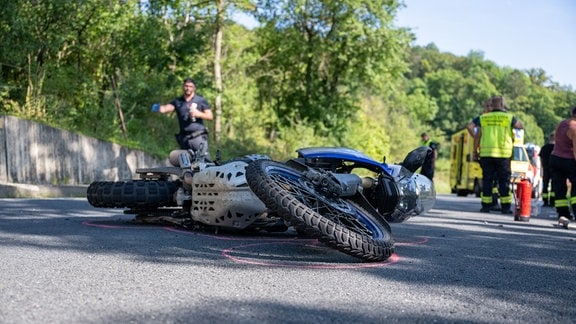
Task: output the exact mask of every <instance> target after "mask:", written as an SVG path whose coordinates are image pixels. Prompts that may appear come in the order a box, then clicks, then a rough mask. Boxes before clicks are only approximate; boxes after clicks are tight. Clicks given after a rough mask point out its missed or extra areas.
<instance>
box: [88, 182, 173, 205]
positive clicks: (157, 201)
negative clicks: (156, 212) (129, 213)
mask: <svg viewBox="0 0 576 324" xmlns="http://www.w3.org/2000/svg"><path fill="white" fill-rule="evenodd" d="M177 189H178V186H177V184H176V183H175V182H174V181H163V180H152V181H151V180H130V181H96V182H92V183H91V184H90V186H88V189H87V191H86V197H87V198H88V202H89V203H90V205H92V206H94V207H98V208H157V207H170V206H176V202H175V201H174V198H173V195H174V193H175V192H176V190H177Z"/></svg>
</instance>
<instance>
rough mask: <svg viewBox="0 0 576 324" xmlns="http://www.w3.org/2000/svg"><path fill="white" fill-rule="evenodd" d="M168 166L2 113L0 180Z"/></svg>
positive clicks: (73, 179) (106, 175) (110, 174)
mask: <svg viewBox="0 0 576 324" xmlns="http://www.w3.org/2000/svg"><path fill="white" fill-rule="evenodd" d="M165 165H169V163H168V160H167V159H165V160H159V159H156V158H154V157H152V156H151V155H149V154H146V153H144V152H141V151H136V150H130V149H127V148H124V147H122V146H120V145H117V144H113V143H110V142H105V141H100V140H97V139H94V138H90V137H86V136H82V135H79V134H76V133H71V132H68V131H65V130H62V129H57V128H54V127H50V126H46V125H43V124H39V123H35V122H31V121H28V120H23V119H19V118H16V117H13V116H0V182H5V183H23V184H35V185H86V184H89V183H91V182H93V181H97V180H109V181H118V180H125V179H132V178H135V174H134V173H135V171H136V169H137V168H149V167H157V166H165Z"/></svg>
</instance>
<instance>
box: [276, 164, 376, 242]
mask: <svg viewBox="0 0 576 324" xmlns="http://www.w3.org/2000/svg"><path fill="white" fill-rule="evenodd" d="M270 177H271V178H272V179H274V181H276V182H277V183H278V184H280V185H281V186H282V187H283V188H284V189H285V190H286V191H288V192H290V193H291V194H292V196H294V197H295V198H296V199H298V200H299V201H300V202H302V203H304V204H305V205H306V206H308V207H309V208H310V209H312V210H313V211H314V212H316V213H318V214H320V215H322V216H324V217H326V218H328V219H330V220H331V221H333V222H335V223H337V224H340V225H343V226H345V227H347V228H349V229H350V230H353V231H354V232H357V233H361V234H364V235H368V236H372V234H373V233H372V231H371V230H369V229H368V228H367V227H366V226H365V225H364V224H363V223H361V222H359V221H358V219H357V218H356V217H354V216H355V215H354V213H355V210H354V209H352V208H350V206H348V204H347V203H346V202H345V201H343V200H342V199H340V198H327V197H324V196H321V195H319V194H318V193H316V192H315V191H313V189H310V190H306V189H305V188H311V186H312V185H311V184H310V183H307V182H305V183H304V184H305V186H303V183H302V182H300V181H298V180H297V179H293V178H288V177H284V176H283V175H281V174H271V175H270ZM333 206H338V207H339V208H334V207H333Z"/></svg>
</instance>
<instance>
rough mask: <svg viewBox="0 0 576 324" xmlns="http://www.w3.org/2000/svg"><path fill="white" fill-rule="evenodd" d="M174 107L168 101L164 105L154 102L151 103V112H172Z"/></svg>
mask: <svg viewBox="0 0 576 324" xmlns="http://www.w3.org/2000/svg"><path fill="white" fill-rule="evenodd" d="M175 109H176V107H174V105H173V104H170V103H168V104H165V105H161V104H159V103H155V104H153V105H152V112H157V113H161V114H165V113H169V112H173V111H174V110H175Z"/></svg>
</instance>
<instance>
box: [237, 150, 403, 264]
mask: <svg viewBox="0 0 576 324" xmlns="http://www.w3.org/2000/svg"><path fill="white" fill-rule="evenodd" d="M246 180H247V181H248V184H249V186H250V188H251V189H252V191H253V192H254V193H255V194H256V196H258V197H259V198H260V199H261V200H262V201H263V202H264V204H266V206H267V207H268V208H270V209H272V210H273V211H275V212H276V213H278V214H279V215H280V216H282V217H283V218H284V219H285V220H287V221H288V222H290V223H291V224H292V225H293V226H295V227H296V228H300V229H302V228H303V227H305V228H306V229H307V230H308V231H309V232H311V233H314V234H315V235H314V236H316V237H318V240H319V241H321V242H323V243H324V244H326V245H327V246H329V247H331V248H333V249H336V250H338V251H340V252H343V253H346V254H348V255H351V256H353V257H357V258H360V259H362V260H364V261H370V262H375V261H383V260H386V259H388V258H389V257H390V256H391V255H392V254H393V253H394V240H393V239H392V234H391V233H390V230H389V228H390V227H389V225H388V223H386V221H385V220H383V219H382V218H381V217H380V215H374V214H372V213H370V212H368V211H367V210H366V209H364V208H362V207H361V206H360V205H359V204H357V203H356V202H354V201H353V200H352V199H348V198H346V199H344V198H340V197H326V196H324V195H322V194H321V193H318V192H317V191H316V190H314V187H313V185H312V184H311V183H309V182H308V181H306V180H305V179H304V178H303V177H302V173H301V172H300V171H298V170H295V169H294V168H291V167H290V166H288V165H286V164H283V163H279V162H274V161H271V160H259V161H255V162H252V163H250V164H249V165H248V166H247V167H246Z"/></svg>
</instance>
